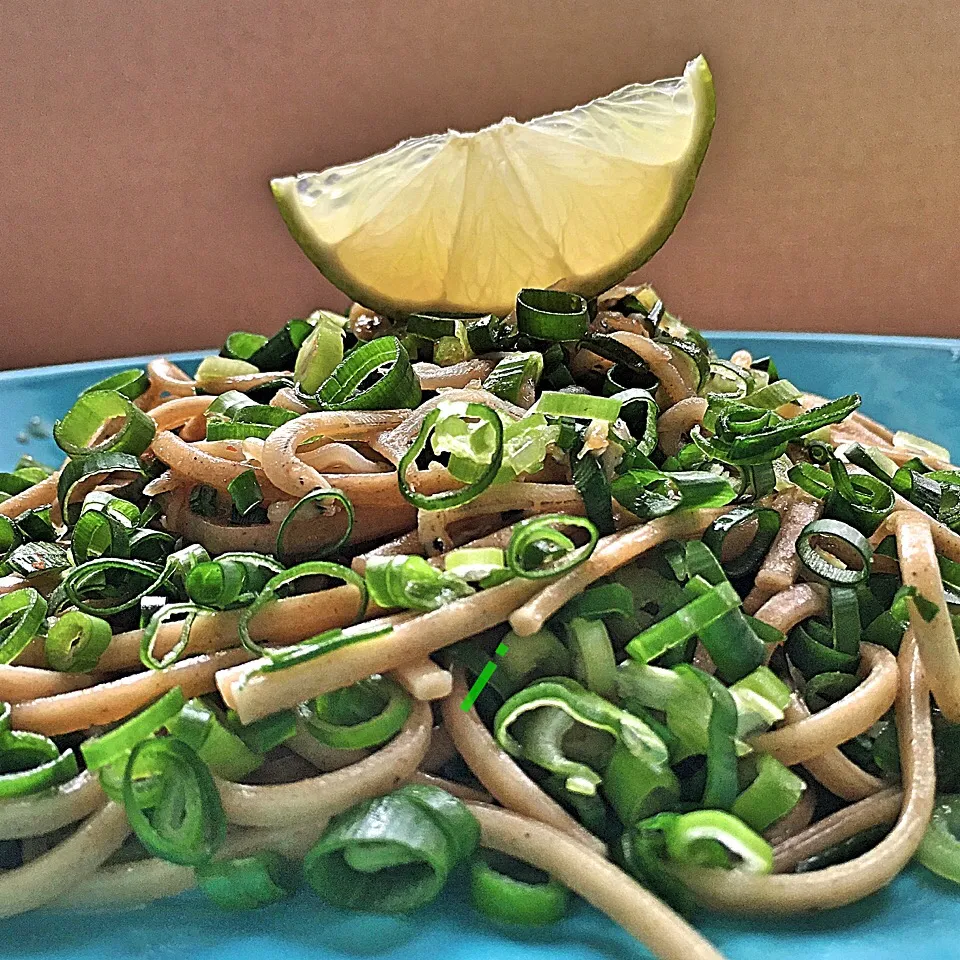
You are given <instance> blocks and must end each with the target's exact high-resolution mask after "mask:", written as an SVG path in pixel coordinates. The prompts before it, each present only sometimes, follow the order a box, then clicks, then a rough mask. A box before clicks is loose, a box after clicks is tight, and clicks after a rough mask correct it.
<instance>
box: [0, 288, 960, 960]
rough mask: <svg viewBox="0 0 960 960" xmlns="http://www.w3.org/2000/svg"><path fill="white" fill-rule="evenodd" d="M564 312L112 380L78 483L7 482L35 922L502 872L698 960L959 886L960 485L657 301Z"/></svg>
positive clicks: (74, 470)
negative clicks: (932, 858)
mask: <svg viewBox="0 0 960 960" xmlns="http://www.w3.org/2000/svg"><path fill="white" fill-rule="evenodd" d="M528 293H529V291H528ZM547 293H549V291H548V292H547ZM562 297H563V298H565V299H563V301H562V304H561V305H562V306H563V309H560V307H559V306H558V307H557V308H556V309H553V310H549V311H548V310H542V311H539V313H538V311H536V310H534V311H533V312H534V314H537V317H536V319H537V321H538V322H537V325H536V335H532V334H531V332H530V329H529V328H528V327H527V326H526V323H528V322H529V317H530V310H531V308H529V307H528V308H527V311H526V312H524V313H523V314H522V315H521V317H520V318H519V319H518V318H517V317H510V318H507V319H506V320H503V321H501V320H499V319H496V318H482V319H480V320H471V319H467V320H463V319H449V318H443V317H433V318H431V317H426V318H425V317H419V318H412V319H410V320H409V321H406V322H405V321H399V322H393V323H390V324H386V323H384V324H381V325H380V326H379V327H378V328H377V329H378V331H379V332H380V333H381V335H380V336H377V337H375V338H373V339H369V338H368V337H367V336H366V334H367V333H369V329H370V327H371V324H373V325H374V326H376V324H374V322H373V321H374V319H375V318H374V317H373V315H372V314H371V313H370V312H369V311H365V310H360V309H359V308H358V309H357V310H355V311H353V312H352V316H354V322H353V323H351V322H348V320H347V318H340V319H339V320H337V319H336V318H333V319H331V317H332V316H333V315H330V314H325V315H324V316H325V317H326V319H325V320H323V321H321V319H319V315H314V316H313V317H311V318H308V319H306V320H297V321H291V322H290V323H289V324H287V325H286V326H285V327H284V328H283V329H282V330H281V331H280V332H279V333H277V334H276V335H275V336H274V337H273V338H271V339H269V340H265V338H263V337H259V336H257V335H253V334H246V333H237V334H232V335H231V338H230V339H229V340H228V342H227V345H226V346H225V347H224V350H223V352H222V354H221V357H220V358H219V359H218V360H217V362H216V364H215V365H213V366H212V367H210V366H208V368H207V373H208V374H209V373H210V371H211V370H212V371H214V372H215V374H216V376H201V377H196V378H195V377H191V376H190V375H188V374H187V373H185V372H184V371H183V370H181V369H180V368H179V367H177V366H176V365H174V364H172V363H170V362H168V361H165V360H158V361H155V362H153V363H151V364H149V365H148V367H147V369H146V371H131V372H129V374H126V375H118V376H117V377H113V378H111V380H110V381H107V382H104V383H102V384H99V385H97V386H96V387H94V388H91V390H89V391H87V392H85V393H84V394H83V395H81V397H80V398H79V399H78V401H77V405H76V407H75V408H74V409H73V410H72V411H71V412H70V413H69V414H68V415H67V416H66V417H64V419H63V420H62V421H60V422H59V423H58V424H57V429H56V439H57V442H58V443H59V444H60V446H61V447H62V449H63V450H64V452H65V454H66V455H67V459H66V460H65V461H64V463H63V465H62V466H61V467H59V469H53V468H44V467H42V466H41V465H38V464H36V463H35V462H30V463H22V464H20V465H18V466H17V468H16V469H15V470H14V471H13V472H12V473H10V474H4V476H5V477H12V478H14V479H12V480H10V481H9V483H10V484H12V486H11V487H10V489H9V491H8V492H9V497H8V499H6V500H5V501H4V502H3V503H2V504H0V520H2V525H0V537H2V538H3V543H4V544H5V546H4V548H3V549H4V551H5V556H4V558H3V561H2V563H3V570H2V575H3V576H4V578H5V579H6V580H8V581H9V589H6V588H5V589H4V591H3V593H2V594H0V699H2V700H3V701H5V704H6V707H5V712H4V713H3V716H2V719H0V763H2V764H3V770H4V772H3V773H0V838H2V839H4V840H5V841H9V842H10V843H13V844H16V845H18V849H20V856H21V859H22V863H21V864H20V865H16V864H13V865H11V867H10V869H9V870H8V871H7V872H6V873H5V874H3V875H2V876H0V884H2V885H4V888H5V890H6V896H4V897H3V898H2V899H0V903H2V910H3V912H4V914H5V915H9V914H11V913H15V912H19V911H23V910H30V909H34V908H37V907H41V906H44V905H48V904H49V905H52V906H55V907H57V908H62V909H68V908H74V907H90V906H105V905H107V906H108V905H111V904H128V903H135V902H146V901H149V900H153V899H156V898H159V897H164V896H169V895H173V894H175V893H178V892H180V891H182V890H185V889H189V888H190V887H193V886H195V885H199V886H200V887H201V889H203V890H204V891H206V893H207V894H209V896H210V897H211V898H212V899H213V900H214V901H216V902H217V903H219V904H222V905H227V906H257V905H260V904H262V903H266V902H271V901H273V900H276V899H282V898H283V897H285V896H288V895H289V894H290V893H291V892H292V891H293V889H294V887H295V883H294V880H293V879H291V878H293V877H294V876H295V875H298V873H299V871H298V870H294V869H292V868H291V861H302V873H303V875H304V876H305V878H306V881H307V883H308V884H309V885H310V886H311V887H312V888H313V889H314V890H315V891H316V892H317V893H318V894H319V895H320V896H321V897H323V898H324V899H327V900H329V901H330V902H332V903H336V904H340V905H342V906H352V907H358V908H367V909H375V910H388V911H402V910H407V909H413V908H414V907H415V906H417V905H419V904H420V903H422V902H426V901H427V900H429V899H431V898H432V897H434V896H436V895H437V894H438V893H439V891H440V890H441V889H442V887H443V885H444V882H445V880H446V878H447V876H448V875H449V873H450V872H451V871H452V870H453V869H454V868H455V867H456V866H457V864H459V863H461V862H463V861H467V860H471V861H472V862H473V871H474V872H473V877H474V884H475V889H474V897H475V900H476V902H477V905H478V908H479V909H481V911H483V912H487V913H492V914H495V915H496V916H498V917H501V918H502V917H503V916H504V911H507V912H508V913H509V914H510V917H509V918H510V919H514V920H516V921H517V922H543V921H545V920H546V919H548V918H556V917H557V916H560V915H561V914H562V912H563V909H564V906H563V905H564V904H565V903H566V898H567V896H568V895H567V894H566V893H565V891H564V888H569V889H570V890H572V891H573V892H574V893H576V894H579V895H580V896H582V897H584V898H585V899H587V900H588V901H590V902H591V903H593V904H594V905H595V906H597V907H598V908H599V909H600V910H602V911H604V912H605V913H607V914H608V915H609V916H610V917H612V918H613V919H614V920H615V921H616V922H617V923H620V924H621V925H623V926H624V927H625V928H626V929H627V930H629V931H630V932H631V933H632V934H634V935H635V936H636V937H638V938H639V939H640V940H641V941H643V942H644V943H645V944H646V945H647V946H648V947H649V948H650V949H651V950H652V951H653V952H654V953H655V954H656V955H657V956H658V957H662V958H668V960H669V958H675V960H681V958H683V960H689V958H691V957H698V958H704V960H707V958H714V957H718V956H719V954H718V953H717V952H716V950H715V949H714V948H713V947H712V946H710V945H709V944H708V943H707V942H706V941H705V940H704V939H703V938H702V937H701V936H700V935H699V934H698V933H697V932H696V931H695V930H694V929H693V928H692V927H691V926H689V925H688V923H687V921H686V920H684V919H682V918H681V916H680V915H679V913H678V912H677V911H680V912H683V911H686V910H688V909H689V908H690V906H691V904H702V905H709V906H712V907H715V908H717V909H721V910H729V911H734V912H762V913H770V912H776V913H783V912H791V911H800V910H810V909H821V908H828V907H833V906H838V905H841V904H845V903H849V902H852V901H854V900H857V899H859V898H861V897H864V896H867V895H868V894H869V893H871V892H873V891H875V890H877V889H879V888H880V887H882V886H883V885H884V884H886V883H889V882H890V880H891V879H892V878H893V877H894V876H895V875H896V874H897V873H898V872H899V871H900V870H902V869H903V867H904V866H905V865H906V864H907V863H908V862H909V860H910V859H911V857H913V856H914V855H915V854H916V853H917V851H918V849H920V854H919V855H920V858H921V860H923V861H924V862H927V860H928V858H927V857H926V855H925V854H924V850H925V849H926V848H925V847H921V842H922V840H923V838H924V835H925V833H926V832H927V831H928V829H931V828H930V824H931V818H933V817H934V808H935V797H936V791H940V792H941V793H944V792H947V793H949V792H952V791H955V790H958V789H960V782H958V781H960V763H957V762H956V761H957V760H958V759H960V755H958V751H960V747H958V744H960V738H958V737H957V735H956V732H957V727H956V726H954V722H955V721H958V720H960V655H958V652H957V643H956V634H955V629H956V623H957V621H956V620H955V619H954V617H955V614H954V611H955V609H957V608H958V607H960V551H958V548H957V546H956V545H957V544H958V543H960V540H958V539H957V532H956V531H957V530H958V529H960V510H958V508H957V505H956V504H957V500H958V496H960V473H958V472H956V471H954V470H953V468H952V467H949V465H948V464H946V462H945V461H944V460H943V459H942V455H939V454H938V455H936V456H934V455H933V454H931V457H930V458H928V457H926V456H924V455H923V449H922V446H921V447H920V448H918V447H917V444H918V443H921V442H920V441H918V440H917V438H914V439H913V441H911V443H912V444H913V446H912V447H911V448H910V449H913V450H916V451H917V452H916V453H915V454H914V455H913V456H912V457H911V456H906V457H905V456H901V455H900V454H902V453H903V451H904V450H905V449H907V448H906V447H904V445H903V443H901V442H900V441H899V440H898V436H899V435H897V434H895V433H893V432H892V431H889V430H888V429H887V428H886V427H883V426H881V425H879V424H876V423H875V422H874V421H872V420H869V419H868V418H866V417H864V416H863V415H861V414H859V412H858V410H857V408H858V406H859V403H860V398H859V397H858V396H856V395H850V396H847V397H842V398H840V399H839V400H835V401H826V400H823V399H821V398H816V397H812V396H811V395H809V394H804V393H802V392H801V391H800V389H798V388H797V387H795V386H794V385H793V384H792V383H790V382H789V381H787V380H784V379H781V378H779V377H778V375H777V372H776V368H775V366H774V365H773V364H772V363H771V362H770V361H769V360H767V359H764V360H754V359H753V358H752V357H751V356H750V355H749V354H747V353H746V352H743V351H740V352H738V354H737V355H735V360H734V361H733V362H727V361H724V360H721V359H720V358H718V357H717V356H716V355H715V354H714V353H713V351H712V350H711V348H710V346H709V344H708V343H707V342H706V341H705V340H704V339H703V338H702V337H701V336H700V335H699V334H698V333H697V332H696V331H695V330H693V329H691V328H689V327H686V326H685V325H683V324H682V323H681V322H680V321H679V320H677V319H676V318H675V317H673V316H671V315H670V314H669V313H667V312H666V311H665V310H664V309H663V305H662V303H661V302H660V299H659V297H657V295H656V294H655V293H654V291H653V290H652V289H651V288H649V287H639V288H627V287H620V288H617V289H616V290H615V291H611V292H610V293H609V294H606V295H602V296H601V298H600V300H601V303H602V309H601V311H600V312H599V313H595V314H591V310H592V307H591V306H590V305H589V304H587V303H586V302H584V301H583V300H582V299H581V298H579V297H576V296H574V295H568V294H563V295H562ZM525 317H526V318H527V320H526V323H525V320H524V318H525ZM583 318H587V323H588V326H587V328H586V332H584V330H583V329H581V328H580V327H578V326H577V325H578V324H580V323H581V322H582V321H583ZM361 320H362V323H361V322H360V321H361ZM415 320H416V322H414V321H415ZM321 322H324V323H327V324H328V325H331V326H330V329H332V330H333V331H334V333H333V336H334V340H335V344H336V347H337V351H336V352H337V356H338V357H339V358H341V359H339V360H336V362H334V363H333V365H332V366H330V364H327V366H328V367H330V369H329V370H327V372H326V375H325V376H324V377H323V378H321V380H320V383H319V387H316V386H314V387H313V388H311V389H308V388H307V387H306V386H305V382H306V381H305V378H306V377H308V375H309V372H310V370H309V366H308V365H307V366H305V361H304V360H303V358H302V356H301V351H302V349H303V345H304V343H305V342H306V340H307V338H308V337H309V336H310V334H311V331H312V330H314V329H316V325H317V324H319V323H321ZM354 330H356V331H357V332H363V333H364V334H365V335H364V337H362V338H357V337H356V336H355V335H354ZM611 331H612V332H611ZM328 333H329V331H328ZM451 337H452V338H454V339H456V340H457V343H459V344H460V346H461V347H462V349H461V350H460V352H459V353H457V352H456V351H454V352H453V353H452V354H451V353H450V349H451V347H450V344H449V343H445V344H444V345H443V349H441V341H442V340H443V338H446V339H447V340H450V338H451ZM244 344H246V348H244V349H240V347H241V346H242V345H244ZM238 345H240V346H238ZM311 349H313V350H314V352H313V353H311V354H310V357H309V358H308V359H311V358H312V359H313V360H315V359H316V351H315V347H312V348H311ZM238 350H239V353H238V352H237V351H238ZM231 364H234V365H235V367H232V366H231ZM251 366H252V367H253V368H254V369H255V370H256V371H257V372H255V373H254V372H251V371H250V369H248V368H249V367H251ZM234 369H235V370H236V372H235V373H232V372H231V371H233V370H234ZM290 370H295V371H297V373H296V375H293V374H291V373H289V371H290ZM202 372H203V368H201V373H202ZM938 450H939V448H938ZM893 451H895V452H896V453H897V456H895V457H894V456H893V453H892V452H893ZM929 691H932V697H933V701H934V703H935V708H934V713H933V717H932V718H931V706H930V693H929ZM935 748H936V749H935ZM938 768H942V769H938ZM938 774H941V775H942V778H941V779H940V780H938ZM131 834H132V835H133V836H134V837H135V838H136V843H135V844H134V843H133V842H132V841H129V840H128V836H129V835H131ZM64 837H65V838H64ZM478 847H484V848H487V850H486V852H485V853H483V854H480V853H478V852H477V849H478ZM118 851H119V852H118ZM952 855H953V857H954V858H955V859H956V861H957V862H958V863H960V846H957V849H956V850H955V851H954V852H953V854H952ZM498 857H499V858H501V859H497V858H498ZM517 861H522V862H523V863H525V864H526V865H527V866H526V867H522V866H520V865H519V864H518V863H517ZM530 868H535V870H538V871H540V872H541V873H542V874H543V878H542V882H539V881H538V882H532V881H530V879H529V877H530ZM524 871H526V872H524ZM941 872H942V871H941ZM524 878H526V879H524ZM481 883H482V887H479V886H476V885H477V884H481ZM510 884H514V885H516V884H523V885H524V886H523V889H524V890H525V891H526V893H525V894H524V896H523V897H521V898H520V899H519V900H516V901H514V900H509V898H507V899H505V900H503V902H498V905H494V904H493V900H491V897H493V898H494V900H496V898H497V897H498V896H500V895H501V894H502V896H503V897H507V894H506V892H505V891H507V890H508V889H510V890H515V889H516V886H514V887H510V886H509V885H510ZM491 891H492V893H491ZM508 900H509V904H512V905H509V906H508V905H505V904H507V903H508Z"/></svg>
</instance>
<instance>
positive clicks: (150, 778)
mask: <svg viewBox="0 0 960 960" xmlns="http://www.w3.org/2000/svg"><path fill="white" fill-rule="evenodd" d="M144 779H145V780H146V781H147V782H146V783H145V784H143V783H138V781H141V780H144ZM143 786H146V787H147V788H148V790H149V795H150V799H151V801H153V802H152V803H151V804H150V805H149V806H145V805H141V804H142V797H141V793H140V791H139V790H138V787H143ZM123 805H124V808H125V810H126V812H127V819H128V820H129V821H130V826H131V827H132V828H133V832H134V833H135V834H136V835H137V838H138V839H139V840H140V842H141V843H142V844H143V845H144V847H146V848H147V850H148V851H149V852H150V853H152V854H153V855H154V856H156V857H160V858H161V859H163V860H167V861H169V862H170V863H179V864H183V865H184V866H193V867H195V866H199V865H200V864H203V863H206V862H207V861H209V860H210V859H211V857H212V856H213V855H214V853H216V851H217V850H218V849H219V848H220V846H221V845H222V844H223V841H224V839H225V838H226V834H227V819H226V817H225V816H224V812H223V805H222V803H221V802H220V794H219V793H218V792H217V786H216V784H215V783H214V780H213V777H212V776H211V774H210V771H209V770H208V769H207V765H206V764H205V763H203V761H202V760H200V758H199V757H198V756H197V755H196V753H194V751H193V750H191V749H190V748H189V747H188V746H187V745H186V744H185V743H183V742H182V741H180V740H178V739H176V737H163V738H162V739H158V738H151V739H148V740H142V741H141V742H140V743H138V744H137V745H136V746H135V747H134V748H133V750H132V751H131V753H130V757H129V759H128V760H127V766H126V769H125V771H124V775H123Z"/></svg>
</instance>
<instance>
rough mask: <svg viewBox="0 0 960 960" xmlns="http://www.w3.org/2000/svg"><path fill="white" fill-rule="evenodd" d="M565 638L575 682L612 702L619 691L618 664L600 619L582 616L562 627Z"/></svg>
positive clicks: (608, 636) (608, 635)
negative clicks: (585, 618) (587, 618)
mask: <svg viewBox="0 0 960 960" xmlns="http://www.w3.org/2000/svg"><path fill="white" fill-rule="evenodd" d="M563 627H564V629H563V636H564V639H565V641H566V645H567V649H568V650H569V651H570V656H571V660H572V665H573V676H574V679H576V680H578V681H579V682H580V683H582V684H583V686H584V687H586V688H587V689H588V690H592V691H593V692H594V693H598V694H600V696H601V697H606V698H607V699H608V700H613V699H615V697H616V692H617V661H616V658H615V657H614V653H613V644H612V643H611V642H610V634H609V633H607V628H606V627H605V626H604V625H603V623H602V621H600V620H584V619H581V618H580V617H574V618H573V619H571V620H569V621H566V622H565V623H564V624H563Z"/></svg>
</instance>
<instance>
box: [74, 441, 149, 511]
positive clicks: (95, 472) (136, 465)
mask: <svg viewBox="0 0 960 960" xmlns="http://www.w3.org/2000/svg"><path fill="white" fill-rule="evenodd" d="M117 473H120V474H129V475H132V477H131V478H136V477H142V476H143V475H144V470H143V464H142V463H141V462H140V460H139V459H138V458H137V457H135V456H132V455H131V454H129V453H95V454H93V455H92V456H89V457H84V458H83V459H82V460H71V461H70V462H69V463H68V464H67V465H66V466H65V467H64V468H63V470H61V471H60V477H59V479H58V480H57V500H58V501H59V503H60V512H61V514H62V515H63V519H64V522H66V523H68V524H69V523H71V522H72V521H73V519H75V516H76V515H77V514H78V513H79V510H78V509H77V508H76V505H75V504H74V503H73V502H72V501H73V497H74V492H75V490H76V488H77V486H78V485H79V484H81V483H83V482H84V481H89V480H92V479H94V478H96V479H98V480H103V479H105V478H106V477H108V476H111V475H112V474H117Z"/></svg>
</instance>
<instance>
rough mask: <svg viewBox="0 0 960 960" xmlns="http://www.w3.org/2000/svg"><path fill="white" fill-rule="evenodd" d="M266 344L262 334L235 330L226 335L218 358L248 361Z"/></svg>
mask: <svg viewBox="0 0 960 960" xmlns="http://www.w3.org/2000/svg"><path fill="white" fill-rule="evenodd" d="M266 342H267V338H266V337H265V336H264V335H263V334H262V333H249V332H247V331H246V330H235V331H234V332H233V333H229V334H227V339H226V340H225V341H224V344H223V349H222V350H221V351H220V356H221V357H228V358H229V359H231V360H249V359H250V358H251V357H252V356H253V355H254V354H255V353H256V352H257V351H258V350H259V349H260V348H261V347H262V346H264V344H265V343H266ZM258 369H259V368H258Z"/></svg>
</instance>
